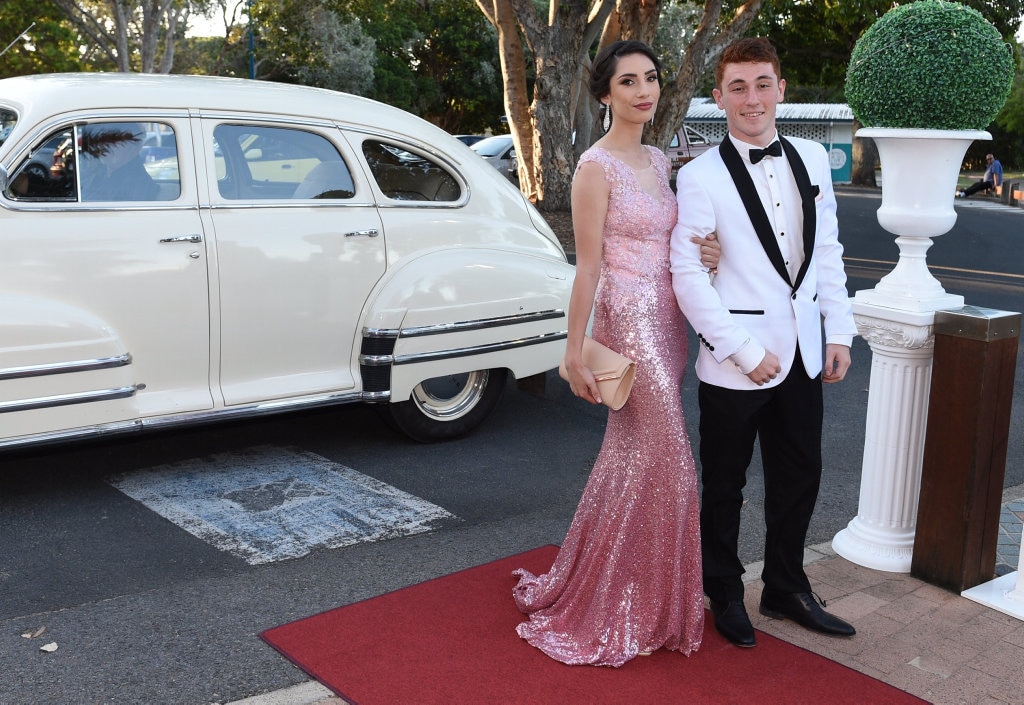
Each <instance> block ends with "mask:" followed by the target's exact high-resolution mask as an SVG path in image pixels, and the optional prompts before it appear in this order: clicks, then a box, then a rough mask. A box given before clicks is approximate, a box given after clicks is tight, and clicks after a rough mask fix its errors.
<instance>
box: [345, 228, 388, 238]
mask: <svg viewBox="0 0 1024 705" xmlns="http://www.w3.org/2000/svg"><path fill="white" fill-rule="evenodd" d="M378 235H380V231H379V230H377V228H369V229H367V230H353V231H352V232H350V233H345V237H359V236H366V237H377V236H378Z"/></svg>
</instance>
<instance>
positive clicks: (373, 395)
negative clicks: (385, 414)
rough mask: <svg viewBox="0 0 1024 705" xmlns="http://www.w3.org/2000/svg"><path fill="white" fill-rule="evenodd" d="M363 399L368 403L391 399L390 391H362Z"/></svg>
mask: <svg viewBox="0 0 1024 705" xmlns="http://www.w3.org/2000/svg"><path fill="white" fill-rule="evenodd" d="M363 401H365V402H367V403H369V404H375V403H376V404H379V403H382V402H389V401H391V392H390V391H387V392H363Z"/></svg>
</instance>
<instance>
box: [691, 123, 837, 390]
mask: <svg viewBox="0 0 1024 705" xmlns="http://www.w3.org/2000/svg"><path fill="white" fill-rule="evenodd" d="M729 139H730V138H729V137H726V140H729ZM730 147H732V145H728V146H726V147H724V148H725V149H729V148H730ZM783 147H784V149H785V154H786V155H785V159H786V161H787V162H789V165H790V168H789V169H786V168H783V167H782V165H777V167H776V172H777V173H778V174H779V175H780V178H782V175H786V178H791V179H795V181H796V184H797V186H796V189H797V191H798V192H799V194H800V198H799V200H800V201H801V202H798V203H795V204H790V205H789V207H791V208H796V209H798V210H802V212H803V214H804V218H803V219H802V220H803V221H804V232H803V233H800V234H797V233H790V236H793V235H796V236H798V237H802V241H803V252H804V264H803V266H802V268H801V270H800V272H799V274H798V275H797V276H795V277H794V276H793V275H792V274H790V273H788V272H787V271H786V269H785V267H784V265H783V258H784V257H783V254H782V252H781V250H780V249H779V246H778V239H777V236H776V233H775V232H774V230H773V228H772V225H771V221H770V220H769V217H768V216H767V214H765V213H764V206H762V205H760V200H759V197H758V196H757V194H756V192H753V193H751V190H750V189H751V188H753V185H754V182H753V180H751V181H749V183H748V184H747V186H748V188H747V201H748V205H750V206H757V207H759V208H760V210H761V216H756V215H755V218H754V220H759V225H760V227H755V225H754V222H753V221H752V218H751V216H750V215H749V214H748V209H747V207H745V206H744V200H743V198H742V197H741V190H742V189H739V188H738V187H737V183H736V181H734V178H733V175H732V174H731V173H730V166H728V165H727V162H729V163H731V165H732V166H731V168H732V169H733V170H734V171H735V170H736V169H737V168H740V167H739V166H738V162H737V158H739V159H741V160H742V168H743V169H745V170H750V169H756V168H760V167H759V166H758V165H751V164H749V161H748V160H747V158H746V157H745V156H742V155H740V154H739V151H738V150H737V149H736V148H732V154H731V155H728V154H727V155H725V157H726V158H723V154H722V150H723V146H722V145H720V146H718V147H716V148H714V149H712V150H709V151H708V152H705V153H704V154H702V155H701V156H699V157H697V158H696V159H694V160H693V161H691V162H689V163H687V164H685V165H684V166H683V167H682V168H681V169H680V170H679V175H678V177H677V181H676V183H677V198H678V201H679V219H678V222H677V224H676V227H675V229H674V230H673V232H672V250H671V266H672V285H673V288H674V289H675V294H676V299H677V300H678V302H679V306H680V308H681V309H682V311H683V313H684V315H685V316H686V318H687V319H688V320H689V322H690V325H691V326H692V327H693V329H694V331H696V333H697V336H698V339H699V341H700V343H701V349H700V352H699V354H698V357H697V376H698V378H699V379H700V380H701V381H703V382H706V383H708V384H712V385H715V386H719V387H725V388H728V389H741V390H742V389H764V388H767V387H771V386H773V385H776V384H779V383H780V382H781V381H782V380H783V379H785V377H786V375H788V374H789V371H790V370H791V369H792V367H793V364H794V358H795V356H796V351H797V344H798V343H799V350H800V354H801V357H802V359H803V365H804V368H805V369H806V370H807V374H808V375H810V376H811V377H814V376H816V375H817V374H819V373H820V372H821V370H822V357H823V347H822V321H823V320H824V331H825V341H826V342H828V343H840V344H843V345H850V343H851V341H852V339H853V336H854V335H856V333H857V328H856V325H855V323H854V320H853V312H852V308H851V306H850V300H849V296H848V294H847V292H846V274H845V272H844V270H843V260H842V256H843V247H842V245H841V244H840V243H839V237H838V234H839V228H838V223H837V220H836V200H835V193H834V192H833V190H832V172H831V168H830V166H829V161H828V156H827V154H826V152H825V149H824V148H823V147H822V146H821V145H820V144H818V143H817V142H812V141H810V140H803V139H797V138H793V137H787V138H784V141H783ZM740 149H743V146H742V143H741V146H740ZM794 154H798V155H799V161H800V162H802V164H803V169H801V168H800V166H799V165H794V163H793V162H794V159H792V158H791V157H792V156H794ZM801 171H805V173H806V177H804V178H802V177H801V174H800V173H799V172H801ZM748 178H749V177H748ZM801 184H802V185H801ZM808 215H810V218H808V217H807V216H808ZM808 220H812V221H813V227H808V226H807V221H808ZM759 231H760V234H761V236H760V237H759V235H758V232H759ZM710 232H715V233H717V234H718V239H719V241H720V242H721V246H722V254H721V259H720V260H719V263H718V273H717V274H715V275H713V276H709V275H708V273H707V270H706V269H705V268H704V267H703V266H702V265H701V263H700V252H699V248H698V247H697V245H695V244H693V243H691V242H690V237H691V236H694V235H697V236H700V237H703V236H705V235H707V234H708V233H710ZM773 249H774V251H773ZM784 276H785V278H784ZM765 350H770V351H772V352H774V353H775V354H776V355H777V356H778V358H779V362H780V364H781V366H782V374H780V375H779V376H778V377H776V379H774V380H772V382H770V383H768V384H766V385H763V386H759V385H757V384H756V383H754V382H753V381H751V380H750V379H749V378H748V377H747V376H746V373H747V372H750V371H751V370H752V369H754V368H755V367H756V366H757V365H758V364H759V363H760V361H761V359H762V358H763V357H764V351H765ZM734 356H735V357H734ZM739 362H743V363H744V366H745V367H747V368H748V369H741V368H740V366H739Z"/></svg>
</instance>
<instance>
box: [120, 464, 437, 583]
mask: <svg viewBox="0 0 1024 705" xmlns="http://www.w3.org/2000/svg"><path fill="white" fill-rule="evenodd" d="M107 481H108V482H109V483H110V484H111V485H112V486H114V487H115V488H117V489H119V490H120V491H121V492H124V493H125V494H126V495H128V496H129V497H131V498H132V499H135V500H137V501H139V502H141V503H142V504H144V505H146V507H148V508H149V509H151V510H153V511H154V512H156V513H157V514H159V515H161V516H162V517H164V518H166V519H168V520H170V521H172V522H174V523H175V524H177V525H178V526H180V527H181V528H182V529H184V530H185V531H187V532H189V533H190V534H192V535H193V536H196V537H197V538H200V539H202V540H203V541H206V542H207V543H209V544H212V545H213V546H215V547H217V548H219V549H220V550H222V551H227V552H229V553H232V554H234V555H236V556H240V557H241V558H244V559H245V560H246V561H247V562H248V563H249V564H251V565H260V564H263V563H272V562H274V561H280V560H284V559H287V558H298V557H299V556H304V555H306V554H307V553H309V552H310V551H312V550H314V549H316V548H340V547H342V546H350V545H352V544H356V543H362V542H370V541H381V540H384V539H390V538H396V537H399V536H410V535H412V534H418V533H423V532H426V531H431V530H432V529H434V528H435V527H436V526H438V525H439V524H440V523H442V522H445V521H447V520H451V519H457V517H455V516H454V515H453V514H450V513H449V512H447V511H445V510H444V509H442V508H441V507H439V506H437V505H435V504H431V503H430V502H427V501H426V500H423V499H420V498H419V497H415V496H413V495H411V494H408V493H406V492H403V491H401V490H399V489H398V488H396V487H392V486H391V485H388V484H385V483H383V482H379V481H378V480H375V479H373V478H371V477H367V476H366V475H363V474H361V473H359V472H356V471H355V470H353V469H352V468H349V467H346V466H344V465H340V464H338V463H334V462H332V461H330V460H328V459H327V458H324V457H322V456H319V455H316V454H315V453H310V452H307V451H303V450H299V449H295V448H280V447H273V446H259V447H254V448H247V449H245V450H242V451H237V452H231V453H219V454H217V455H211V456H206V457H202V458H192V459H189V460H185V461H181V462H177V463H170V464H167V465H159V466H155V467H152V468H147V469H145V470H139V471H135V472H131V473H124V474H121V475H117V476H114V477H110V478H108V479H107Z"/></svg>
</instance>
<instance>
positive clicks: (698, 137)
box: [686, 127, 711, 144]
mask: <svg viewBox="0 0 1024 705" xmlns="http://www.w3.org/2000/svg"><path fill="white" fill-rule="evenodd" d="M686 141H687V142H689V143H690V144H711V143H710V142H709V141H708V139H707V137H705V136H704V135H702V134H700V133H699V132H697V131H696V130H691V129H690V128H689V127H687V128H686Z"/></svg>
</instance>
